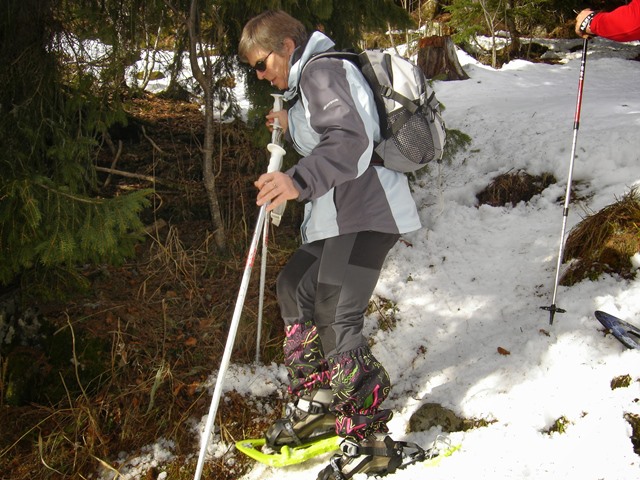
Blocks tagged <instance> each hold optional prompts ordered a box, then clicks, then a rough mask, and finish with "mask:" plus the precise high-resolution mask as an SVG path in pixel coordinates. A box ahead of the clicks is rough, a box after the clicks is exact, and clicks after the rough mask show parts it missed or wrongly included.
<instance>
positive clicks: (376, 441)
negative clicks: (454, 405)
mask: <svg viewBox="0 0 640 480" xmlns="http://www.w3.org/2000/svg"><path fill="white" fill-rule="evenodd" d="M340 449H341V450H342V455H339V454H338V455H334V456H333V458H332V459H331V462H330V463H329V465H327V466H326V467H325V468H324V470H322V471H321V472H320V473H319V474H318V478H317V480H349V479H351V478H353V476H354V475H356V474H359V473H365V474H367V476H369V475H378V476H384V475H386V474H388V473H393V472H395V471H396V470H397V469H400V468H404V467H406V466H407V465H410V464H412V463H415V462H418V461H421V460H424V458H425V452H424V450H423V449H422V448H420V447H419V446H418V445H415V444H412V443H406V442H396V441H395V440H393V439H392V438H391V437H389V436H384V435H383V434H376V435H373V436H371V437H369V438H367V439H365V440H362V441H360V442H353V441H351V440H344V441H343V442H342V443H341V444H340ZM405 449H406V451H405ZM410 451H411V452H410Z"/></svg>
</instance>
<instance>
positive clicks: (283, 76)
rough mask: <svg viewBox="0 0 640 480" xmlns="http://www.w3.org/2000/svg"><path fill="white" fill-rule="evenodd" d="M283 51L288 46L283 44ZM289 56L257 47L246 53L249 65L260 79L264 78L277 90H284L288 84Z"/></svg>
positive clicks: (286, 49)
mask: <svg viewBox="0 0 640 480" xmlns="http://www.w3.org/2000/svg"><path fill="white" fill-rule="evenodd" d="M284 51H285V52H287V51H288V48H287V47H286V46H285V50H284ZM289 57H290V54H287V53H285V55H284V56H283V55H281V54H279V53H278V52H276V51H275V50H274V51H271V52H270V51H268V50H263V49H262V48H257V49H255V50H253V51H251V52H249V54H248V55H247V60H248V61H249V65H250V66H251V67H252V68H253V69H254V70H255V72H256V75H258V78H259V79H260V80H266V81H268V82H270V83H271V85H273V86H274V87H276V88H277V89H278V90H286V89H287V87H288V86H289Z"/></svg>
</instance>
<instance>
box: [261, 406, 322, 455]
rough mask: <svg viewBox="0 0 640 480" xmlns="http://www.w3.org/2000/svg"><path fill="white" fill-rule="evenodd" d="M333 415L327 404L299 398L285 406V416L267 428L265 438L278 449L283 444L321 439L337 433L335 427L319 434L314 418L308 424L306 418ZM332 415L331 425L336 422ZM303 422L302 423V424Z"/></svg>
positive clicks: (304, 442) (292, 444)
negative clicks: (305, 421)
mask: <svg viewBox="0 0 640 480" xmlns="http://www.w3.org/2000/svg"><path fill="white" fill-rule="evenodd" d="M325 415H333V414H332V413H331V412H330V411H329V408H328V406H327V405H325V404H324V403H321V402H317V401H314V400H312V399H304V398H298V399H296V400H295V402H290V403H288V404H287V405H286V407H285V413H284V418H281V419H279V420H276V421H275V423H274V424H273V425H272V426H271V427H270V428H269V430H267V432H266V434H265V439H266V443H267V446H268V447H270V448H272V449H276V448H279V447H282V446H283V445H289V446H300V445H304V444H307V443H309V442H310V441H314V440H319V439H321V438H327V437H330V436H333V435H335V428H334V427H332V428H330V429H326V430H327V431H326V434H320V435H318V432H317V431H316V430H317V428H316V426H315V423H317V422H314V420H313V419H310V421H309V422H307V423H306V424H305V423H304V420H305V419H307V418H308V417H309V416H316V417H317V416H325ZM334 421H335V420H334V417H333V416H332V419H331V425H333V424H334ZM301 423H302V425H301Z"/></svg>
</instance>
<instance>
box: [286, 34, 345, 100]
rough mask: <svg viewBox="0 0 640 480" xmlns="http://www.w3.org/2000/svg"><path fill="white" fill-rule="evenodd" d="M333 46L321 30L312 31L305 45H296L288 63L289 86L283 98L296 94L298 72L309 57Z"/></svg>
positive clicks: (293, 96)
mask: <svg viewBox="0 0 640 480" xmlns="http://www.w3.org/2000/svg"><path fill="white" fill-rule="evenodd" d="M334 46H335V43H334V42H333V40H331V39H330V38H329V37H327V36H326V35H325V34H324V33H322V32H313V33H312V34H311V37H309V41H308V42H307V44H306V46H304V47H298V48H296V49H295V50H294V52H293V55H291V60H290V62H291V63H290V65H289V83H288V84H289V88H288V89H287V91H286V92H284V99H285V100H291V99H293V98H295V97H296V96H297V95H298V82H299V80H300V73H301V72H302V67H304V65H305V63H307V62H308V61H309V59H310V58H311V57H312V56H314V55H316V54H318V53H322V52H326V51H327V50H330V49H332V48H333V47H334Z"/></svg>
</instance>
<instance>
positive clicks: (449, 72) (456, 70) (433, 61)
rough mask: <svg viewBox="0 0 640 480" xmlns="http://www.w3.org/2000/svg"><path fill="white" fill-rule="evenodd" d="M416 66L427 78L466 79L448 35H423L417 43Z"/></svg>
mask: <svg viewBox="0 0 640 480" xmlns="http://www.w3.org/2000/svg"><path fill="white" fill-rule="evenodd" d="M418 66H419V67H420V68H421V69H422V71H423V72H424V74H425V75H426V77H427V78H439V79H443V80H466V79H468V78H469V76H468V75H467V73H466V72H465V71H464V70H463V69H462V66H461V65H460V62H459V61H458V56H457V55H456V49H455V45H454V43H453V40H451V37H450V36H444V37H424V38H422V39H420V42H419V43H418Z"/></svg>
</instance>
